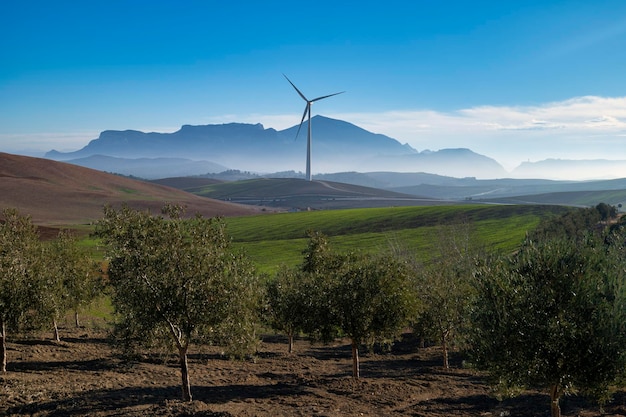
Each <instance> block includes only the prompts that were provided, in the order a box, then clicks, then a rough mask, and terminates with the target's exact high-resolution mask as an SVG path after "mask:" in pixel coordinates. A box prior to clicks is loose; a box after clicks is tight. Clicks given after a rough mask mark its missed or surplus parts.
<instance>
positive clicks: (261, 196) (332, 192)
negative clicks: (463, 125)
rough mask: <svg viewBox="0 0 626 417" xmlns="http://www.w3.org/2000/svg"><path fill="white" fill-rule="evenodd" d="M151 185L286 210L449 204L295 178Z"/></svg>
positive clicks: (197, 180)
mask: <svg viewBox="0 0 626 417" xmlns="http://www.w3.org/2000/svg"><path fill="white" fill-rule="evenodd" d="M155 182H156V183H161V184H168V185H171V186H174V187H178V188H181V189H184V190H186V191H189V192H192V193H194V194H197V195H200V196H204V197H209V198H215V199H220V200H224V201H229V202H236V203H241V204H250V205H259V206H264V207H275V208H281V209H285V210H290V211H299V210H309V209H315V210H321V209H324V210H327V209H345V208H371V207H395V206H426V205H441V204H450V203H452V202H451V201H444V200H436V199H431V198H424V197H420V196H415V195H409V194H404V193H399V192H395V191H389V190H382V189H378V188H371V187H364V186H360V185H354V184H345V183H340V182H333V181H307V180H304V179H298V178H256V179H250V180H244V181H234V182H215V181H212V180H210V179H206V178H205V179H202V178H188V179H184V178H178V179H163V180H157V181H155Z"/></svg>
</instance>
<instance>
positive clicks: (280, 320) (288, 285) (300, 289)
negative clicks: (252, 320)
mask: <svg viewBox="0 0 626 417" xmlns="http://www.w3.org/2000/svg"><path fill="white" fill-rule="evenodd" d="M304 278H305V277H304V276H303V275H302V274H301V273H299V271H298V270H295V269H292V268H287V267H283V268H282V269H280V270H279V271H278V273H277V274H276V277H275V278H274V279H272V280H270V281H267V283H266V297H267V311H266V314H265V318H266V320H267V321H268V322H269V324H270V326H272V328H274V329H276V330H278V331H281V332H284V333H285V334H286V335H287V338H288V344H289V347H288V351H289V353H292V352H293V339H294V336H295V335H296V334H298V333H299V332H301V331H302V330H304V327H305V322H306V313H305V311H303V308H304V307H305V306H306V301H307V294H306V291H305V288H306V287H305V285H303V284H304V281H303V280H304Z"/></svg>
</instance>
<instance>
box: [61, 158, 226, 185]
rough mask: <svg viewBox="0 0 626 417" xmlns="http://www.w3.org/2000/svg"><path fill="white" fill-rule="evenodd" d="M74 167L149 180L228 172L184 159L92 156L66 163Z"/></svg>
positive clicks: (212, 165) (215, 166)
mask: <svg viewBox="0 0 626 417" xmlns="http://www.w3.org/2000/svg"><path fill="white" fill-rule="evenodd" d="M66 162H69V163H71V164H74V165H80V166H82V167H86V168H92V169H97V170H99V171H104V172H110V173H113V174H121V175H126V176H133V177H139V178H143V179H147V180H151V179H157V178H166V177H168V178H169V177H176V176H181V175H182V176H191V175H201V174H206V173H219V172H223V171H225V170H227V168H226V167H225V166H223V165H220V164H216V163H214V162H209V161H192V160H190V159H184V158H137V159H129V158H115V157H112V156H105V155H92V156H88V157H86V158H79V159H72V160H70V161H66Z"/></svg>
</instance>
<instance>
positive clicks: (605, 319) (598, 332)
mask: <svg viewBox="0 0 626 417" xmlns="http://www.w3.org/2000/svg"><path fill="white" fill-rule="evenodd" d="M620 251H621V253H619V254H618V252H620ZM624 270H625V268H624V263H623V248H619V251H618V250H617V248H607V247H605V246H604V245H603V243H602V241H601V240H600V241H599V240H598V239H591V238H587V239H580V240H577V241H576V240H572V239H565V238H563V239H557V238H554V239H548V240H543V241H532V240H527V241H526V242H525V243H524V245H523V246H522V247H521V248H520V250H519V251H518V252H517V253H516V254H515V255H513V256H510V257H507V258H501V259H497V260H493V261H491V262H484V263H483V265H482V266H481V267H480V268H478V269H477V271H476V277H475V280H474V284H475V286H476V292H477V297H476V300H475V304H474V306H473V309H472V317H471V318H472V326H471V327H470V331H469V335H468V336H469V337H468V342H469V349H470V350H469V353H470V354H471V356H472V357H473V360H474V361H475V363H476V364H477V365H478V366H479V367H481V368H484V369H486V370H488V371H489V373H490V375H491V376H492V377H493V379H494V383H496V384H498V385H500V386H501V387H502V388H511V387H535V388H544V389H546V390H547V391H548V392H549V394H550V399H551V413H552V416H554V417H558V416H560V399H561V397H562V396H563V395H564V394H566V393H568V392H573V391H578V392H580V393H582V394H585V395H588V396H591V397H594V398H597V399H602V398H603V397H604V396H605V395H606V393H607V390H608V388H609V386H610V385H611V383H613V382H614V381H615V379H616V377H617V376H618V375H619V374H620V373H621V372H623V370H624V369H625V367H626V298H625V293H624V291H625V279H626V277H625V276H624Z"/></svg>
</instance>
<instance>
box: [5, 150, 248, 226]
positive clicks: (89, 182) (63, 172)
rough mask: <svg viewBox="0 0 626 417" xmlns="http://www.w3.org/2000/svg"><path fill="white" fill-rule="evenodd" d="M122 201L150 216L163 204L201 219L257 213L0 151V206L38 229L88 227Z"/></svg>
mask: <svg viewBox="0 0 626 417" xmlns="http://www.w3.org/2000/svg"><path fill="white" fill-rule="evenodd" d="M123 203H126V204H128V205H129V206H130V207H133V208H138V209H147V210H150V211H152V212H155V213H158V212H160V209H161V207H162V206H163V205H164V204H165V203H175V204H182V205H184V206H186V207H187V214H188V215H194V214H195V213H200V214H202V215H203V216H205V217H212V216H216V215H220V216H240V215H248V214H253V213H258V212H259V211H260V209H259V208H255V207H250V206H243V205H237V204H233V203H227V202H223V201H217V200H212V199H208V198H204V197H200V196H197V195H193V194H190V193H187V192H185V191H181V190H178V189H174V188H171V187H166V186H162V185H158V184H152V183H149V182H144V181H137V180H133V179H129V178H125V177H121V176H117V175H113V174H107V173H104V172H100V171H96V170H93V169H88V168H84V167H80V166H77V165H72V164H67V163H63V162H56V161H51V160H48V159H42V158H33V157H26V156H17V155H12V154H6V153H0V208H1V209H4V208H16V209H18V210H19V212H20V213H21V214H24V215H29V216H31V218H32V220H33V223H35V224H37V225H45V226H64V227H67V226H71V225H78V224H87V223H91V222H93V221H95V220H97V219H100V218H101V217H102V214H103V212H102V209H103V207H104V206H105V205H107V204H109V205H112V206H119V205H121V204H123Z"/></svg>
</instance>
